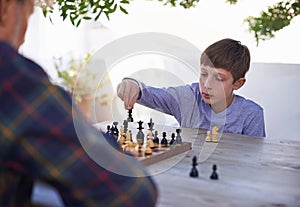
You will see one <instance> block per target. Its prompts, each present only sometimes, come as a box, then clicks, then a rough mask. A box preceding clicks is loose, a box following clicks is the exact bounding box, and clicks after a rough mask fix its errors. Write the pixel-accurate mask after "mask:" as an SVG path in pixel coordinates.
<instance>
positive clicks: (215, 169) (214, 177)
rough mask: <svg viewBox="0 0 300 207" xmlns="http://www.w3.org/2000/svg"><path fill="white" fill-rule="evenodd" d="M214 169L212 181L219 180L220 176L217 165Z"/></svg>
mask: <svg viewBox="0 0 300 207" xmlns="http://www.w3.org/2000/svg"><path fill="white" fill-rule="evenodd" d="M212 169H213V172H212V174H211V176H210V179H212V180H218V179H219V176H218V173H217V165H215V164H214V165H213V167H212Z"/></svg>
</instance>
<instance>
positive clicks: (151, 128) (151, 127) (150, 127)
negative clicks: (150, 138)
mask: <svg viewBox="0 0 300 207" xmlns="http://www.w3.org/2000/svg"><path fill="white" fill-rule="evenodd" d="M148 126H149V131H153V126H154V123H153V122H152V118H150V122H149V123H148Z"/></svg>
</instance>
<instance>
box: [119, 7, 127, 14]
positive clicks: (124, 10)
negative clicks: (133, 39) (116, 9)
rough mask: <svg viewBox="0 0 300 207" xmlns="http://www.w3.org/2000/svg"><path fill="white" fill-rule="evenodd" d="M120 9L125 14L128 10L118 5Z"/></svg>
mask: <svg viewBox="0 0 300 207" xmlns="http://www.w3.org/2000/svg"><path fill="white" fill-rule="evenodd" d="M120 10H121V11H122V12H123V13H125V14H128V12H127V11H126V9H124V8H123V7H122V6H120Z"/></svg>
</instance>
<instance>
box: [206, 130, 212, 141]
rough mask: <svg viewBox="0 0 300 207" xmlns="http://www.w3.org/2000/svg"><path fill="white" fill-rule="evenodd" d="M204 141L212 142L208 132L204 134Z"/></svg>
mask: <svg viewBox="0 0 300 207" xmlns="http://www.w3.org/2000/svg"><path fill="white" fill-rule="evenodd" d="M205 141H206V142H211V141H212V140H211V136H210V131H207V132H206V137H205Z"/></svg>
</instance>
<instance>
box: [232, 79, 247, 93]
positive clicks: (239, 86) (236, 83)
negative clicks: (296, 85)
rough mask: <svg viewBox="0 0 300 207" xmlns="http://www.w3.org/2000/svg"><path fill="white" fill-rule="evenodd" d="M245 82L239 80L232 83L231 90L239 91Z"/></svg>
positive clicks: (244, 80)
mask: <svg viewBox="0 0 300 207" xmlns="http://www.w3.org/2000/svg"><path fill="white" fill-rule="evenodd" d="M245 82H246V79H245V78H240V79H238V80H237V81H235V82H234V84H233V90H238V89H240V88H241V87H242V86H243V85H244V84H245Z"/></svg>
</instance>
